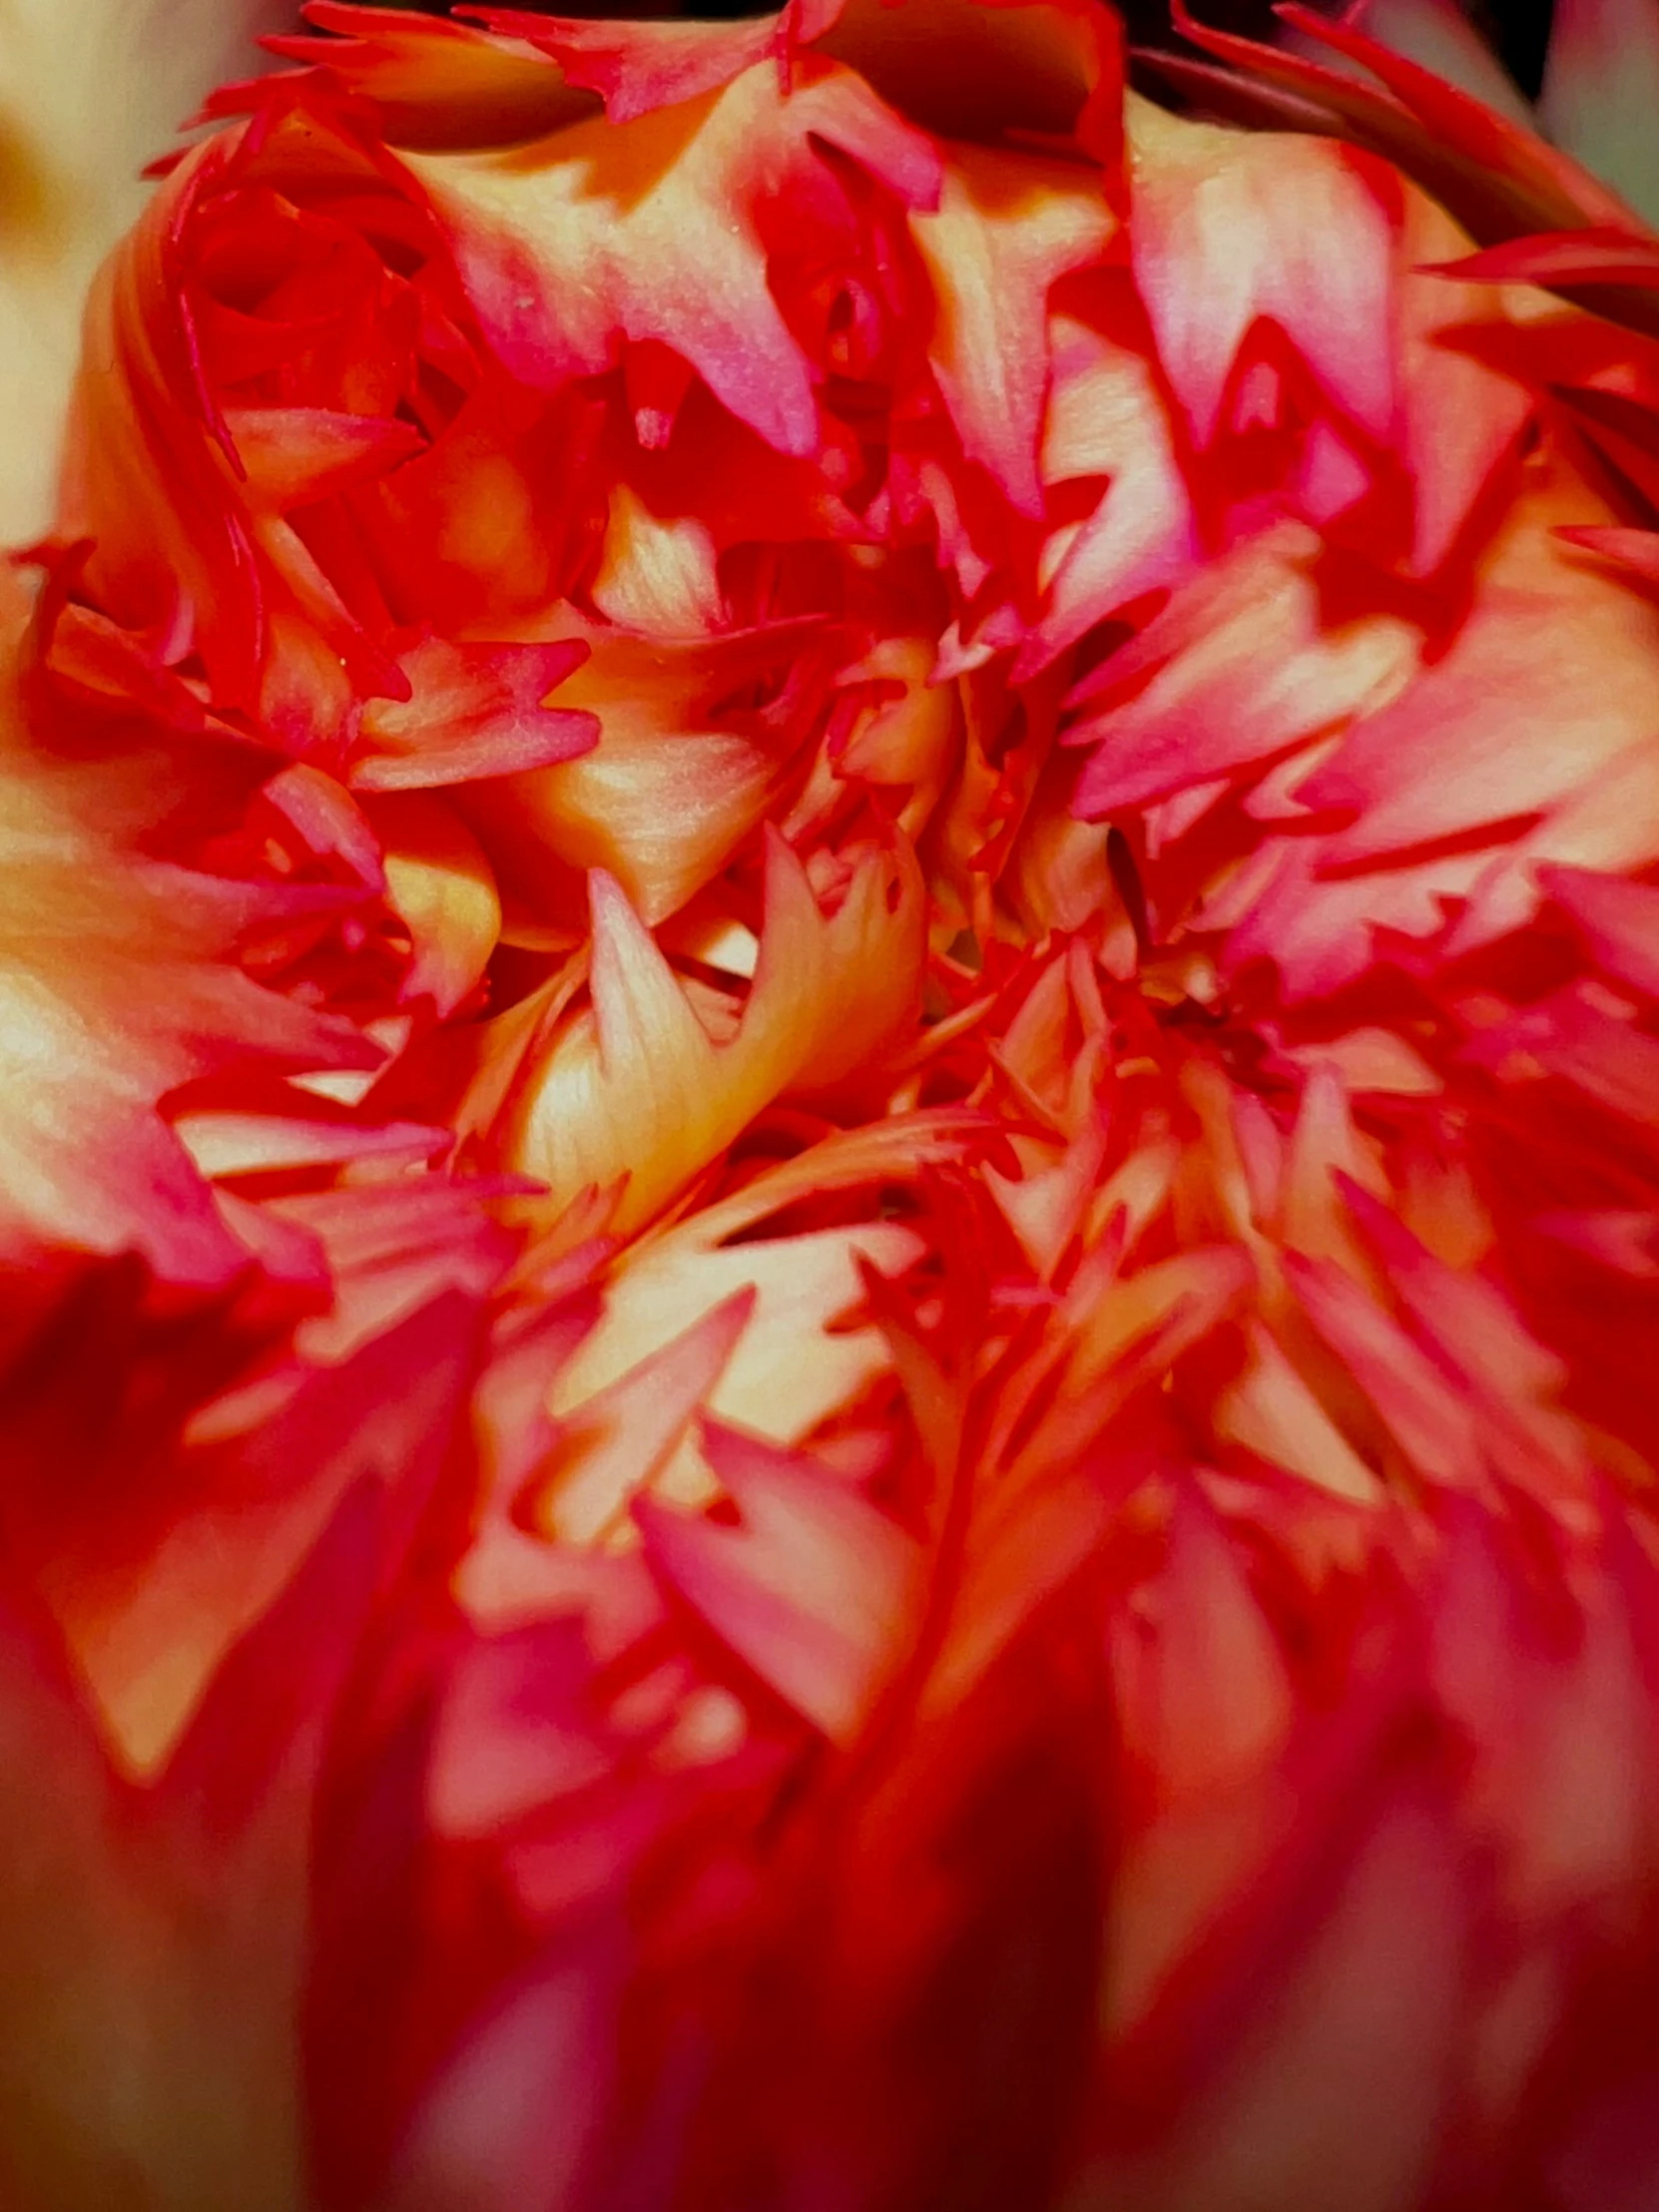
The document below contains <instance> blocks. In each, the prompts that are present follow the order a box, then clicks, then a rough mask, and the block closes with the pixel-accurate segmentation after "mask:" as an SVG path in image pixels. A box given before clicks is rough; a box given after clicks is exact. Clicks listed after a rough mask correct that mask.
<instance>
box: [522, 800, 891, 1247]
mask: <svg viewBox="0 0 1659 2212" xmlns="http://www.w3.org/2000/svg"><path fill="white" fill-rule="evenodd" d="M849 865H850V879H849V880H848V881H847V882H846V883H845V885H844V887H843V888H842V890H841V894H840V901H839V904H838V905H837V906H836V907H835V909H834V912H833V913H832V914H830V915H826V914H825V912H824V910H823V908H822V907H821V905H820V903H819V900H818V898H817V896H816V894H815V893H814V890H813V887H812V884H811V883H810V882H809V880H808V877H807V873H806V870H805V869H804V868H803V866H802V864H801V862H800V860H799V859H798V858H797V857H796V855H795V854H794V852H792V851H791V850H790V848H789V846H788V845H786V844H785V843H784V841H783V839H782V838H781V837H779V836H778V835H777V834H776V832H773V833H772V834H771V836H770V838H769V842H768V847H767V876H766V903H765V914H764V918H763V922H762V928H761V949H760V958H759V961H758V964H757V966H756V971H755V980H754V984H753V986H752V988H751V990H750V993H749V996H748V998H747V1000H746V1001H745V1003H744V1004H743V1007H742V1009H741V1013H739V1011H738V1009H737V1007H736V1005H735V1004H733V1005H730V1007H729V1008H728V1007H727V1005H726V1002H725V1001H724V1000H722V1001H720V1002H719V1003H718V1004H717V1005H715V1006H714V1007H712V1009H711V1011H712V1012H713V1013H715V1014H722V1013H723V1012H724V1018H723V1019H722V1023H721V1025H722V1026H723V1027H725V1028H726V1029H727V1030H728V1031H729V1034H728V1035H727V1036H726V1037H725V1039H724V1040H723V1041H720V1042H717V1041H716V1038H715V1037H714V1035H712V1034H711V1030H710V1027H709V1026H706V1025H705V1022H704V1021H703V1020H702V1019H700V1018H699V1014H698V1012H697V1011H695V1010H694V1006H693V1002H692V999H691V997H690V996H689V995H688V993H687V990H686V987H685V985H684V984H683V983H682V981H681V979H680V978H679V976H678V975H676V973H675V971H674V970H673V968H672V967H671V966H670V965H669V963H668V961H667V959H666V958H665V957H664V955H663V953H662V952H661V950H660V949H659V948H658V946H657V944H656V943H655V941H654V940H653V938H652V936H651V934H650V932H649V931H648V930H647V929H646V928H645V926H644V925H643V923H642V922H641V921H640V919H639V917H638V915H637V914H636V913H635V912H634V910H633V908H632V907H631V906H630V904H629V903H628V900H627V898H626V897H625V895H624V894H623V892H622V889H621V887H620V886H619V885H618V884H617V883H615V882H614V881H613V880H612V879H611V878H610V877H609V876H607V875H605V874H603V873H601V872H599V871H597V870H596V871H595V872H594V874H593V875H592V876H591V877H590V890H589V895H590V899H591V903H592V915H593V949H592V962H591V1004H590V1005H589V1006H588V1007H587V1008H585V1009H584V1010H582V1011H581V1012H579V1013H576V1014H574V1015H572V1016H571V1017H569V1018H568V1019H567V1020H566V1022H565V1023H564V1024H563V1025H562V1026H561V1027H560V1028H559V1029H558V1030H557V1031H556V1033H555V1034H554V1036H553V1038H552V1040H551V1042H550V1043H549V1044H548V1045H547V1046H546V1047H545V1049H544V1051H543V1054H542V1057H541V1058H540V1061H539V1065H538V1066H537V1067H536V1068H535V1069H534V1071H533V1072H532V1073H530V1074H529V1076H528V1078H527V1080H526V1081H525V1083H524V1085H523V1088H522V1092H521V1095H520V1097H519V1099H518V1102H517V1104H516V1107H515V1110H514V1114H513V1118H512V1122H511V1126H510V1127H509V1128H508V1129H507V1130H506V1131H505V1132H504V1133H503V1141H504V1146H505V1150H506V1154H507V1157H508V1158H509V1159H510V1161H511V1162H512V1164H513V1165H514V1166H515V1167H518V1168H521V1169H523V1170H524V1172H525V1173H527V1174H529V1175H533V1176H535V1177H536V1178H537V1180H538V1181H540V1182H543V1183H545V1184H546V1185H547V1186H548V1188H549V1190H550V1191H551V1193H552V1195H553V1198H554V1200H555V1201H556V1202H558V1203H560V1204H564V1203H567V1202H568V1201H569V1200H570V1199H572V1198H574V1197H575V1196H576V1195H577V1193H578V1192H580V1191H581V1190H583V1189H584V1188H585V1187H586V1186H588V1185H589V1184H597V1185H599V1186H600V1187H601V1188H604V1187H607V1186H609V1185H610V1184H612V1183H614V1182H616V1181H617V1180H618V1179H619V1178H620V1177H622V1176H627V1178H628V1182H627V1187H626V1189H625V1190H624V1192H623V1196H622V1200H621V1205H620V1210H619V1213H618V1217H617V1226H618V1227H619V1228H620V1229H624V1230H626V1229H629V1228H633V1227H636V1226H638V1225H639V1224H640V1223H641V1222H644V1221H647V1220H649V1219H650V1218H651V1216H652V1215H653V1214H655V1213H657V1212H658V1211H660V1209H661V1208H662V1207H663V1206H664V1205H665V1204H666V1203H667V1202H668V1201H669V1200H670V1199H671V1198H673V1197H674V1196H675V1195H676V1194H677V1193H678V1192H679V1191H681V1190H683V1189H684V1188H685V1186H686V1185H687V1184H688V1183H689V1182H690V1181H691V1180H692V1178H693V1177H694V1176H695V1175H697V1174H698V1173H699V1172H700V1171H701V1170H702V1169H703V1168H705V1167H707V1166H709V1165H710V1163H711V1162H712V1161H714V1160H716V1159H718V1158H719V1157H720V1155H721V1154H722V1153H723V1152H724V1151H725V1150H726V1148H727V1147H728V1146H729V1145H730V1144H731V1143H733V1141H734V1140H735V1139H736V1138H737V1137H738V1136H740V1135H741V1134H742V1132H743V1130H744V1129H745V1128H746V1127H747V1126H748V1125H749V1123H750V1122H751V1121H752V1120H753V1119H754V1117H755V1116H756V1114H758V1113H759V1112H760V1111H761V1109H762V1108H763V1107H765V1106H767V1105H769V1104H770V1103H771V1102H772V1101H773V1100H774V1099H776V1098H779V1097H781V1096H783V1095H784V1094H785V1093H787V1092H796V1093H801V1092H813V1091H818V1090H823V1089H825V1088H827V1087H829V1086H830V1085H832V1084H834V1083H836V1082H838V1081H840V1080H841V1079H842V1078H843V1077H845V1076H847V1075H849V1074H851V1073H852V1072H853V1071H854V1070H855V1069H856V1068H857V1067H858V1066H859V1065H860V1064H861V1063H864V1062H866V1061H868V1060H869V1059H871V1058H872V1057H873V1056H874V1055H875V1054H877V1053H878V1052H879V1051H880V1050H881V1048H882V1046H883V1045H884V1044H885V1043H886V1042H887V1040H888V1039H889V1038H890V1037H891V1036H892V1035H893V1034H894V1033H895V1031H896V1029H897V1028H898V1026H899V1024H900V1023H901V1022H902V1021H903V1019H904V1017H905V1015H906V1014H907V1013H908V1012H909V1010H910V1008H911V1006H912V1005H913V1003H914V999H915V994H916V991H917V988H918V984H919V978H920V971H921V959H922V951H923V943H922V930H923V901H922V897H921V886H920V879H919V876H918V874H917V872H916V869H915V863H914V861H913V859H912V858H911V857H910V856H909V853H908V848H907V846H905V845H904V844H903V842H902V840H899V841H897V842H894V843H892V844H883V845H873V846H868V847H865V848H863V849H862V850H860V851H859V852H857V853H856V854H854V855H853V856H852V857H851V859H850V863H849Z"/></svg>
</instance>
